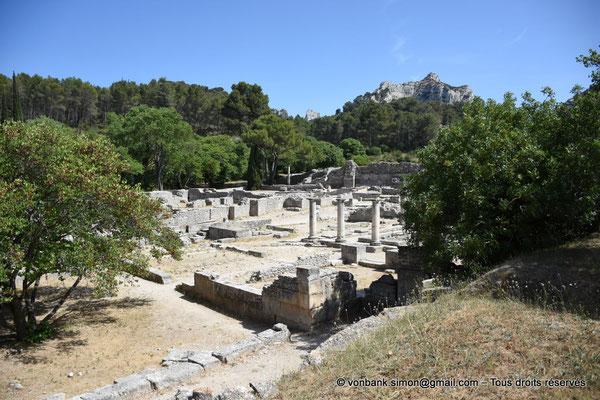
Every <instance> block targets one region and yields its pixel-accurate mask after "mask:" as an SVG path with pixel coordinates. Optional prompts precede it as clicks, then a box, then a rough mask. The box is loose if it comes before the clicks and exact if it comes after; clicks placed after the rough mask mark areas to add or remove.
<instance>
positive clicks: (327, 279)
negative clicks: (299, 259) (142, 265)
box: [181, 267, 356, 330]
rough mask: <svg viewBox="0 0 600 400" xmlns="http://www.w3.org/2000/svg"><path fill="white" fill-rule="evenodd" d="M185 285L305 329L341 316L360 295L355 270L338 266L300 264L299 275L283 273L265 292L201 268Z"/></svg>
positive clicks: (224, 304)
mask: <svg viewBox="0 0 600 400" xmlns="http://www.w3.org/2000/svg"><path fill="white" fill-rule="evenodd" d="M181 288H182V290H183V291H184V293H186V294H187V295H189V296H191V297H194V298H197V299H200V300H204V301H207V302H209V303H211V304H214V305H216V306H218V307H221V308H223V309H225V310H226V311H229V312H233V313H236V314H239V315H243V316H245V317H249V318H251V319H257V320H260V321H265V322H268V323H272V322H283V323H285V324H288V325H289V326H291V327H294V328H297V329H302V330H311V329H312V327H314V326H315V325H317V324H319V323H320V322H323V321H326V320H331V319H335V318H337V317H339V316H340V313H341V312H342V311H343V309H344V305H345V304H346V303H347V302H348V301H349V300H351V299H353V298H355V297H356V281H355V280H354V277H353V276H352V274H351V273H349V272H344V271H338V270H336V269H335V268H322V269H319V268H315V267H312V268H306V267H298V268H297V269H296V276H290V275H281V276H279V277H278V278H277V279H276V280H275V282H273V283H272V284H271V285H269V286H266V287H264V288H263V290H262V292H260V291H259V290H258V289H255V288H253V287H251V286H246V285H238V284H234V283H231V282H227V281H225V280H222V279H220V278H219V277H218V276H216V275H212V274H208V273H203V272H199V271H197V272H196V273H195V274H194V286H189V285H185V284H183V285H182V286H181Z"/></svg>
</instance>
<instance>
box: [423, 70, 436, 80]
mask: <svg viewBox="0 0 600 400" xmlns="http://www.w3.org/2000/svg"><path fill="white" fill-rule="evenodd" d="M423 80H424V81H435V82H440V77H439V76H437V74H436V73H435V72H430V73H429V74H427V76H426V77H425V79H423Z"/></svg>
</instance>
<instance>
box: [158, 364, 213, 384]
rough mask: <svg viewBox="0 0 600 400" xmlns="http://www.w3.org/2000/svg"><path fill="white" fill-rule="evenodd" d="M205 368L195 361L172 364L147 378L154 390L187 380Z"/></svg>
mask: <svg viewBox="0 0 600 400" xmlns="http://www.w3.org/2000/svg"><path fill="white" fill-rule="evenodd" d="M203 370H204V368H202V366H201V365H200V364H195V363H189V362H188V363H179V364H175V365H171V366H170V367H168V368H165V369H162V370H157V371H156V372H154V373H152V374H150V375H148V377H147V379H148V381H150V385H151V386H152V389H154V390H161V389H164V388H166V387H168V386H171V385H173V384H175V383H178V382H181V381H184V380H187V379H188V378H190V377H192V376H194V375H196V374H198V373H200V372H202V371H203Z"/></svg>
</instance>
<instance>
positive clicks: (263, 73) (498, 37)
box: [0, 0, 600, 116]
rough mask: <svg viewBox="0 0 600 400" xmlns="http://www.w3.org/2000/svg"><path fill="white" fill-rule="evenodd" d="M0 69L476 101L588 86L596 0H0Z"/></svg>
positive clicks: (295, 93)
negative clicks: (391, 88) (434, 85)
mask: <svg viewBox="0 0 600 400" xmlns="http://www.w3.org/2000/svg"><path fill="white" fill-rule="evenodd" d="M1 10H2V13H1V14H0V30H1V31H0V33H1V35H0V49H2V50H1V52H0V73H3V74H5V75H10V74H12V71H13V70H14V71H16V72H17V73H18V72H26V73H28V74H30V75H33V74H39V75H42V76H44V77H45V76H48V75H50V76H53V77H57V78H65V77H69V76H76V77H79V78H82V79H83V80H86V81H89V82H91V83H92V84H94V85H101V86H108V85H110V84H111V83H112V82H114V81H117V80H120V79H126V80H132V81H136V82H148V81H150V80H151V79H152V78H159V77H163V76H164V77H166V78H167V79H169V80H183V81H186V82H188V83H196V84H201V85H206V86H209V87H219V86H220V87H223V88H225V89H226V90H227V91H229V90H230V87H231V85H232V84H233V83H237V82H239V81H246V82H249V83H258V84H259V85H261V86H262V88H263V91H264V92H265V93H266V94H268V95H269V98H270V105H271V107H273V108H286V109H287V110H288V111H289V112H290V113H291V114H293V115H295V114H300V115H302V116H304V113H305V112H306V109H307V108H311V109H314V110H316V111H319V112H321V114H323V115H328V114H333V113H334V112H335V110H336V108H341V107H342V106H343V104H344V103H345V102H346V101H351V100H353V99H354V98H355V97H356V96H357V95H360V94H363V93H365V92H367V91H373V90H375V89H376V88H377V87H378V86H379V83H380V82H381V81H385V80H388V81H393V82H396V83H399V82H406V81H411V80H420V79H422V78H424V77H425V76H426V75H427V73H429V72H435V73H437V74H438V75H439V76H440V78H441V80H442V81H444V82H446V83H449V84H451V85H456V86H458V85H464V84H468V85H470V86H471V88H472V89H473V91H474V93H475V94H476V95H478V96H481V97H483V98H485V99H487V98H493V99H496V100H501V99H502V96H503V94H504V93H505V92H506V91H511V92H513V93H515V94H516V95H520V94H521V93H523V92H524V91H530V92H532V93H534V95H538V96H537V97H541V95H539V90H540V89H541V88H542V87H543V86H550V87H551V88H552V89H553V90H554V91H555V92H556V94H557V98H558V100H561V101H564V100H566V99H568V98H569V97H570V94H569V91H570V90H571V88H572V87H573V85H574V84H576V83H578V84H581V85H582V86H587V85H589V78H588V75H589V71H588V70H586V69H585V68H584V67H583V66H582V65H581V64H580V63H577V62H575V57H576V56H578V55H579V54H582V53H586V54H587V52H588V49H590V48H594V49H598V46H599V45H600V23H598V20H599V16H600V1H596V0H589V1H577V0H571V1H526V0H525V1H493V2H492V1H482V0H479V1H463V2H458V1H424V2H418V1H404V0H368V1H367V0H364V1H351V0H346V1H327V0H321V1H289V2H288V1H281V0H279V1H250V0H246V1H233V0H231V1H227V0H222V1H200V0H198V1H176V0H174V1H171V2H166V1H126V0H121V1H112V0H104V1H81V0H79V1H47V0H46V1H29V0H19V1H6V0H2V7H1Z"/></svg>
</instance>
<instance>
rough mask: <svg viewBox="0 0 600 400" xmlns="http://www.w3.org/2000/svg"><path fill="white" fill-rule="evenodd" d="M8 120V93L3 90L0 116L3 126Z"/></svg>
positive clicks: (0, 122)
mask: <svg viewBox="0 0 600 400" xmlns="http://www.w3.org/2000/svg"><path fill="white" fill-rule="evenodd" d="M8 118H9V117H8V99H7V98H6V91H5V90H4V89H2V114H0V124H3V123H4V122H5V121H6V120H7V119H8Z"/></svg>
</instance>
